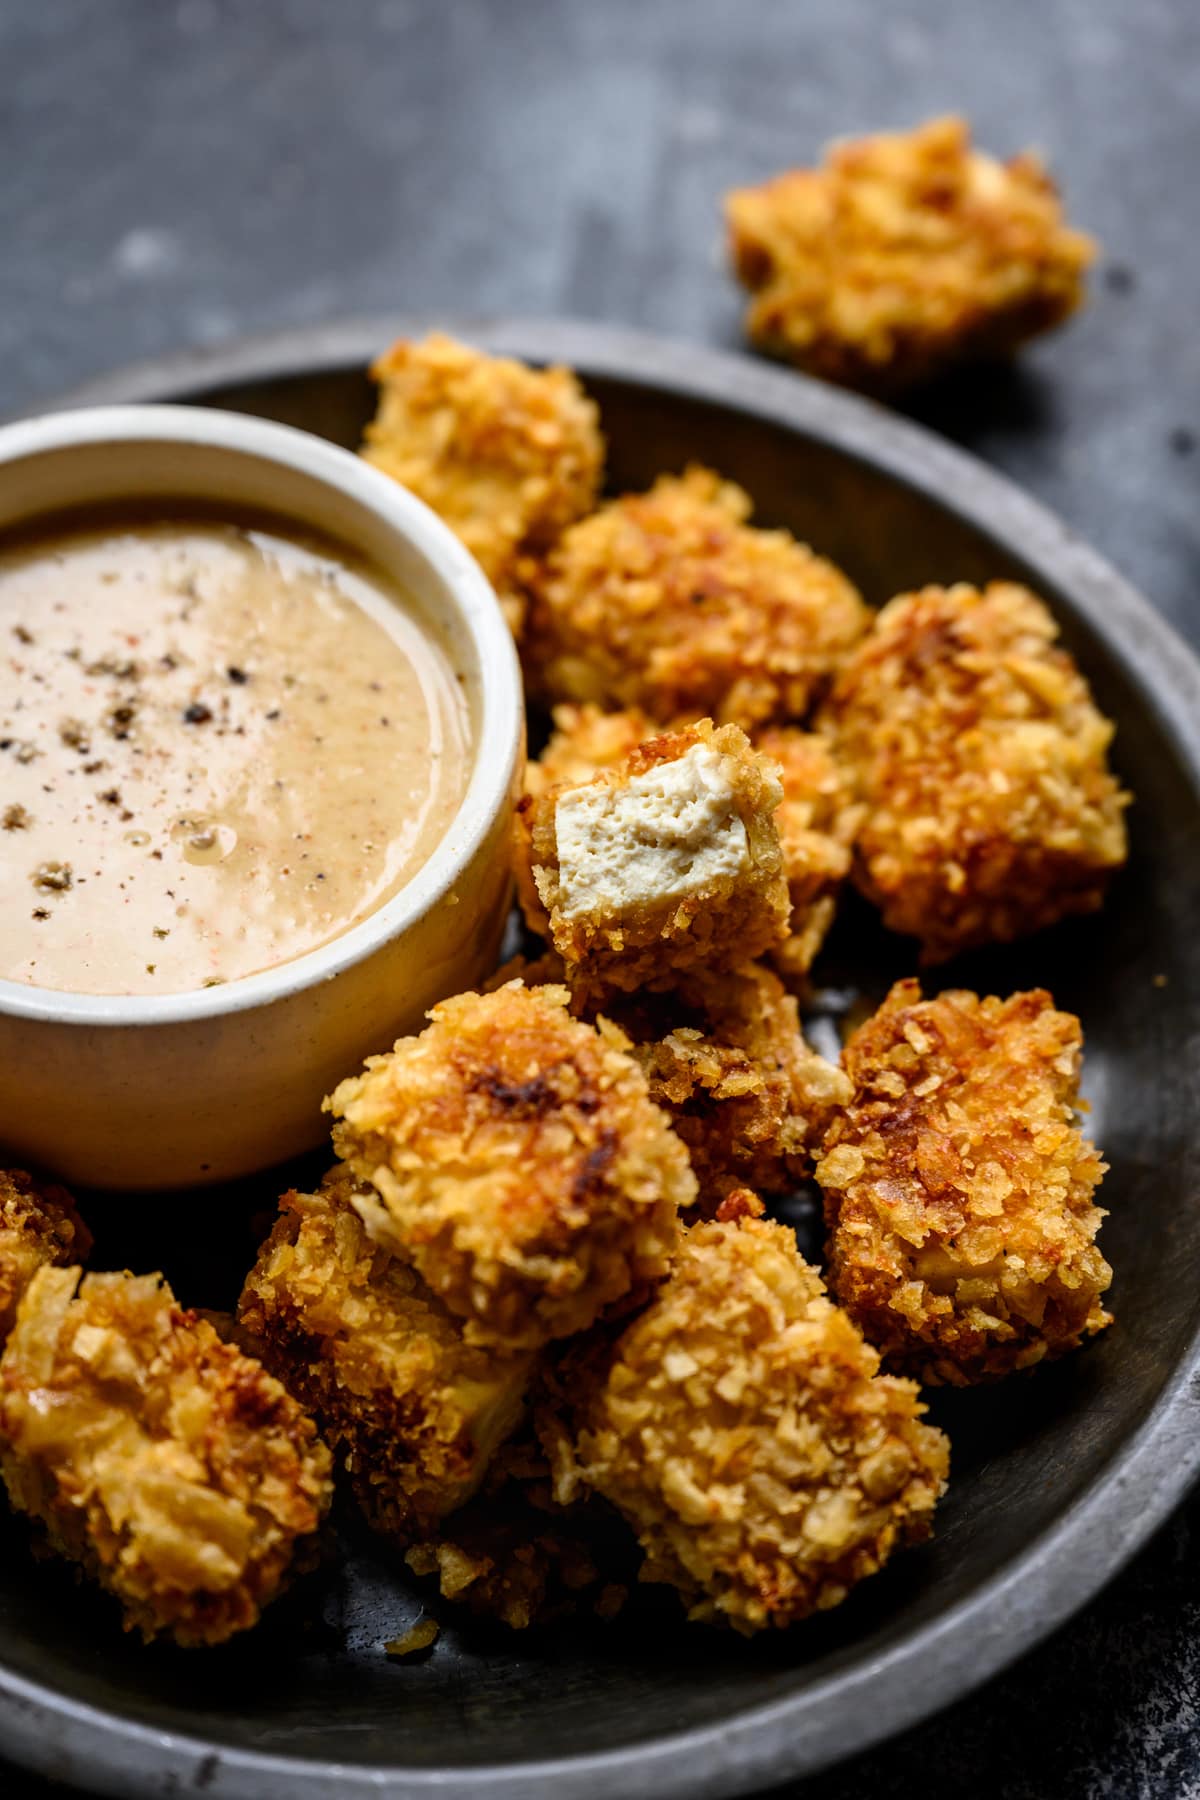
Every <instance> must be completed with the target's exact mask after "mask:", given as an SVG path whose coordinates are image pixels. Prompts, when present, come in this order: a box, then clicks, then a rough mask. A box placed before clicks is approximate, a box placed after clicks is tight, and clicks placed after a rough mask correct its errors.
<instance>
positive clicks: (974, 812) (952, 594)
mask: <svg viewBox="0 0 1200 1800" xmlns="http://www.w3.org/2000/svg"><path fill="white" fill-rule="evenodd" d="M1057 637H1058V627H1057V626H1056V625H1055V623H1054V620H1053V619H1052V618H1051V616H1050V614H1049V612H1048V611H1047V609H1046V607H1045V606H1044V605H1043V604H1042V602H1041V601H1040V600H1039V599H1038V598H1037V596H1036V595H1035V594H1031V593H1030V592H1029V590H1028V588H1023V587H1019V586H1017V585H1015V584H1014V583H1012V582H1002V581H994V582H991V583H990V584H989V585H988V586H987V587H986V588H984V589H983V590H982V591H980V590H979V589H978V588H974V587H969V586H967V585H966V584H962V583H960V584H959V585H958V586H956V587H951V588H942V587H928V588H923V589H922V590H921V591H920V592H919V593H915V594H901V595H900V596H899V597H898V598H897V599H895V600H892V601H891V602H890V603H889V604H888V605H887V606H885V607H884V609H883V611H882V612H881V613H880V614H879V617H878V619H877V621H876V623H875V627H874V629H873V630H872V631H871V633H870V635H869V636H868V637H867V638H865V639H864V640H863V642H862V644H861V645H860V646H859V648H858V650H857V652H856V653H855V655H854V656H853V657H852V658H851V660H850V662H849V663H848V665H847V667H846V668H845V670H844V671H843V673H842V675H841V676H840V678H839V680H838V682H837V685H836V687H835V689H834V692H833V694H832V695H831V697H830V700H829V703H828V705H827V707H826V709H825V712H824V715H823V723H824V724H825V725H826V727H827V728H828V729H829V730H830V732H831V733H832V734H833V736H834V739H835V743H836V746H837V754H838V756H839V758H840V759H841V760H842V761H843V762H844V763H845V764H846V766H847V767H848V769H849V770H850V772H851V774H852V776H853V778H854V781H855V784H856V792H857V795H858V798H859V799H860V800H861V801H862V803H863V805H864V807H865V817H864V820H863V823H862V825H861V827H860V829H859V832H858V838H857V851H856V860H855V880H856V882H857V884H858V886H859V887H860V888H861V890H862V892H863V893H864V894H865V895H866V896H867V898H868V899H870V900H873V901H874V902H875V904H876V905H877V906H878V907H879V908H880V909H881V911H882V913H883V921H884V924H885V925H887V926H889V927H890V928H891V929H892V930H893V931H900V932H905V933H907V934H909V935H910V936H912V937H915V938H918V939H919V940H920V943H921V946H922V961H924V962H926V963H934V962H941V961H943V960H944V959H945V958H946V957H949V956H953V955H955V954H956V953H957V952H959V951H963V950H969V949H972V948H974V947H976V946H979V945H983V944H988V943H1006V942H1008V941H1009V940H1010V939H1012V938H1016V937H1020V936H1024V935H1025V934H1026V933H1028V932H1032V931H1037V930H1039V929H1041V928H1042V927H1043V926H1046V925H1051V924H1053V923H1055V921H1056V920H1058V919H1062V918H1065V917H1067V916H1069V915H1071V914H1075V913H1087V912H1092V911H1094V910H1095V909H1096V908H1097V907H1098V906H1099V905H1100V903H1101V901H1102V899H1103V897H1104V891H1105V887H1106V885H1107V882H1108V878H1109V876H1110V875H1111V873H1112V871H1113V870H1114V869H1116V868H1119V867H1120V865H1121V864H1122V863H1123V862H1124V861H1125V856H1126V839H1125V823H1124V809H1125V807H1126V805H1127V804H1128V795H1126V794H1124V793H1122V791H1121V789H1120V787H1119V785H1118V783H1117V781H1116V780H1115V778H1114V777H1113V775H1112V774H1111V772H1110V770H1109V767H1108V747H1109V744H1110V742H1111V740H1112V735H1113V727H1112V725H1111V724H1110V722H1109V721H1108V720H1107V719H1106V718H1105V717H1104V716H1103V714H1102V713H1101V712H1099V711H1098V710H1097V708H1096V705H1095V703H1094V702H1093V700H1092V696H1091V693H1090V691H1089V689H1088V685H1087V683H1086V681H1085V680H1084V678H1083V676H1082V675H1081V674H1080V672H1079V670H1078V669H1077V668H1076V666H1075V663H1074V662H1073V661H1072V659H1071V657H1070V656H1069V655H1068V654H1067V653H1066V651H1065V650H1062V649H1061V648H1060V647H1059V646H1058V644H1057V643H1056V641H1055V640H1056V639H1057Z"/></svg>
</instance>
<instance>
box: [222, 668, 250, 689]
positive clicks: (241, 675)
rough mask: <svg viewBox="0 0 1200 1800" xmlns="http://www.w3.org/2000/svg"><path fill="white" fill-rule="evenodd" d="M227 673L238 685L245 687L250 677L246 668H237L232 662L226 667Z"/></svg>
mask: <svg viewBox="0 0 1200 1800" xmlns="http://www.w3.org/2000/svg"><path fill="white" fill-rule="evenodd" d="M225 673H226V675H228V677H229V679H230V681H232V682H233V683H234V685H235V686H236V687H244V686H245V685H246V683H247V682H248V681H249V679H250V677H249V676H248V675H247V673H246V671H245V669H235V668H234V667H233V666H232V664H231V665H230V667H229V668H228V669H226V671H225Z"/></svg>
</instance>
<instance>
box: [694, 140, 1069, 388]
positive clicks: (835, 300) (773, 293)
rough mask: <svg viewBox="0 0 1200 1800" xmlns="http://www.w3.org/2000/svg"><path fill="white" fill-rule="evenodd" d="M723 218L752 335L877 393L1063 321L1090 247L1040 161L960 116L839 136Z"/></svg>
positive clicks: (737, 200)
mask: <svg viewBox="0 0 1200 1800" xmlns="http://www.w3.org/2000/svg"><path fill="white" fill-rule="evenodd" d="M725 214H726V221H727V224H728V228H729V248H730V257H731V260H732V263H733V268H734V272H735V273H736V275H737V277H738V280H739V281H741V283H742V285H743V286H744V287H745V288H747V289H748V290H749V292H750V293H751V294H752V296H753V298H752V300H751V302H750V307H749V310H748V312H747V315H746V330H747V333H748V335H749V337H750V338H751V339H752V340H753V342H754V343H755V344H757V345H758V346H759V348H760V349H763V350H766V351H768V352H769V353H770V354H772V355H775V356H781V357H784V358H785V359H786V360H787V361H789V362H793V363H795V364H796V365H797V367H798V368H801V369H805V370H807V371H808V373H809V374H811V375H819V376H822V377H823V378H824V379H825V380H826V381H836V382H842V383H844V384H845V385H846V386H848V387H857V388H864V389H867V390H870V391H874V392H876V393H885V392H894V391H896V390H898V389H900V388H903V387H907V386H910V385H912V384H913V383H915V382H918V381H924V380H926V379H928V377H930V376H932V375H936V374H938V373H939V372H940V371H942V370H943V369H945V368H947V367H949V366H951V365H952V364H955V363H961V362H965V361H967V360H970V359H979V358H989V357H997V356H1004V355H1007V354H1009V353H1010V352H1011V351H1013V350H1015V349H1016V348H1017V346H1018V345H1019V344H1021V343H1023V342H1024V341H1025V340H1026V339H1027V338H1031V337H1034V336H1036V335H1037V334H1038V333H1039V332H1042V331H1048V330H1049V329H1050V328H1051V327H1052V326H1055V325H1059V324H1061V323H1062V321H1063V320H1064V319H1066V318H1068V317H1069V316H1070V315H1071V313H1073V312H1074V311H1075V309H1076V307H1078V306H1079V305H1080V304H1081V303H1082V301H1083V298H1084V280H1085V276H1086V273H1087V270H1088V268H1089V266H1090V264H1091V263H1092V261H1093V259H1094V257H1095V245H1094V244H1093V242H1092V240H1091V239H1090V238H1088V237H1085V236H1084V235H1083V233H1082V232H1079V231H1073V230H1071V229H1070V228H1069V227H1068V226H1067V225H1066V224H1065V222H1064V219H1063V210H1062V205H1061V203H1060V201H1059V197H1058V193H1057V190H1056V188H1055V186H1054V183H1053V181H1052V180H1051V179H1050V176H1049V175H1048V174H1047V172H1046V169H1045V167H1044V166H1043V164H1042V162H1041V159H1040V158H1039V157H1038V156H1036V155H1035V154H1033V153H1032V152H1030V151H1027V152H1025V154H1024V155H1022V156H1015V157H1013V158H1012V159H1011V161H1009V162H1006V163H1005V162H999V161H997V160H996V158H995V157H992V156H987V155H985V154H984V153H983V152H982V151H980V150H976V149H974V148H973V147H972V144H971V133H970V129H969V127H968V125H967V124H966V122H965V120H963V119H958V118H944V119H933V120H931V121H930V122H929V123H928V124H925V125H921V126H918V127H917V129H916V130H915V131H910V132H884V133H880V134H879V135H877V136H873V137H864V138H856V139H852V140H849V141H843V142H841V143H835V144H834V145H833V146H832V147H831V148H830V149H829V150H828V152H827V153H826V156H825V160H824V162H823V163H822V165H821V166H820V167H819V168H817V169H793V170H791V171H789V172H788V173H787V174H783V175H778V176H776V177H775V178H774V180H771V181H767V182H764V183H763V185H762V186H761V187H751V188H742V189H739V190H738V191H736V192H734V193H731V194H729V195H728V196H727V198H726V202H725Z"/></svg>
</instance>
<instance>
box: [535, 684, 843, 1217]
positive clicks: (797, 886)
mask: <svg viewBox="0 0 1200 1800" xmlns="http://www.w3.org/2000/svg"><path fill="white" fill-rule="evenodd" d="M553 717H554V730H553V732H552V734H551V737H550V740H549V742H548V743H547V745H546V747H545V749H544V750H543V751H542V754H541V756H540V757H539V758H538V759H537V760H536V761H531V762H530V763H528V764H527V765H526V770H525V791H526V793H527V794H531V795H533V796H534V797H535V798H537V797H540V796H541V795H543V794H546V793H549V792H550V791H551V790H552V789H553V788H555V787H559V786H566V787H574V786H577V785H578V784H579V783H580V782H584V781H587V780H589V779H590V777H591V776H593V775H595V774H596V773H598V771H600V770H602V769H612V768H615V767H617V766H619V765H620V764H621V763H623V762H624V760H625V758H626V757H627V756H628V755H629V754H630V752H631V751H632V750H635V749H636V748H637V746H638V745H639V744H642V743H644V742H645V740H646V739H647V738H650V737H653V736H655V734H656V731H657V727H656V726H654V725H653V724H652V723H651V721H650V720H649V719H648V718H647V717H646V714H645V713H643V712H642V711H641V710H640V709H639V708H637V707H632V708H627V709H626V710H625V711H623V712H615V713H609V712H604V711H603V710H602V708H600V707H598V706H593V705H590V704H589V705H586V706H574V705H570V704H565V705H562V706H556V707H555V708H554V714H553ZM688 723H694V721H683V720H681V721H679V722H678V723H677V725H676V727H675V729H679V728H680V726H681V725H684V724H688ZM751 742H752V743H753V745H754V748H755V749H756V750H757V751H759V752H760V753H761V754H762V755H763V756H769V757H770V758H771V760H772V762H774V763H777V764H778V766H779V775H780V780H781V783H782V786H783V800H782V802H781V803H780V805H779V806H778V808H777V809H776V812H775V825H776V829H777V830H778V832H779V842H780V848H781V849H782V851H783V866H784V872H785V874H786V876H787V883H788V893H789V896H790V899H791V908H792V910H791V918H790V921H789V927H788V929H789V936H788V937H787V939H786V940H785V941H784V942H782V943H779V944H776V945H774V946H772V948H771V949H770V950H769V951H768V952H767V954H768V955H769V957H770V960H771V962H772V963H773V964H774V966H775V968H776V969H778V971H779V973H780V974H781V975H782V976H783V978H784V980H785V981H786V982H787V983H788V985H789V986H790V987H795V988H799V987H801V986H802V985H803V982H804V978H805V977H806V976H807V974H808V971H809V969H810V968H811V967H812V963H813V959H814V957H815V956H816V954H817V951H818V950H819V949H820V947H821V944H822V943H823V942H824V939H825V935H826V933H827V932H828V930H829V927H830V925H831V924H832V922H833V914H834V908H835V905H836V898H837V892H838V889H839V888H840V887H841V885H842V882H843V881H844V880H845V878H846V876H847V875H848V874H849V872H850V863H851V846H852V845H853V842H854V837H855V833H856V832H857V830H858V826H859V822H860V820H861V817H862V808H861V806H859V805H858V804H857V803H856V802H855V800H854V796H853V789H852V784H851V783H850V781H849V778H848V776H847V774H846V772H845V771H844V770H843V769H842V768H841V767H840V766H839V765H838V763H837V761H836V760H835V757H834V754H833V747H832V745H831V743H830V741H829V739H828V738H826V737H823V736H821V735H820V734H819V733H817V732H810V731H800V730H798V729H797V728H796V727H795V726H793V725H768V726H765V727H763V728H762V729H760V730H758V731H755V732H753V733H752V734H751ZM521 841H522V834H521V833H520V832H519V833H518V845H519V846H520V843H521ZM525 841H527V838H526V840H525ZM517 878H518V882H519V883H520V885H521V893H522V904H523V907H524V910H525V912H526V914H527V916H528V917H530V918H532V919H536V920H538V921H539V925H540V922H541V920H542V918H543V909H542V907H541V903H540V900H539V899H538V896H537V892H536V888H535V887H534V885H533V881H532V872H531V869H530V864H529V860H528V856H527V855H521V854H518V857H517ZM750 1185H751V1186H752V1187H753V1186H756V1185H759V1184H757V1183H755V1182H751V1183H750Z"/></svg>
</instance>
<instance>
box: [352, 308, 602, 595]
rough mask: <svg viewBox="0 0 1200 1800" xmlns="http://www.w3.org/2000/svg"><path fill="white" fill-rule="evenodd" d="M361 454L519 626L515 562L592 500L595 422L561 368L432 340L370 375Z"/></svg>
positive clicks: (519, 581)
mask: <svg viewBox="0 0 1200 1800" xmlns="http://www.w3.org/2000/svg"><path fill="white" fill-rule="evenodd" d="M371 373H372V375H373V376H374V378H375V380H376V381H377V382H378V383H379V384H380V389H381V392H380V396H379V411H378V413H377V414H376V417H375V418H374V419H373V420H372V422H371V423H370V424H369V425H368V426H367V431H366V441H365V444H364V448H363V455H364V456H365V457H366V458H367V460H368V461H369V462H373V463H374V464H375V465H376V467H377V468H380V469H382V470H383V471H384V473H385V474H387V475H391V476H393V477H394V478H395V480H397V481H399V482H402V483H403V485H404V486H405V487H407V488H409V489H411V491H412V492H413V493H414V494H416V495H417V497H418V499H421V500H424V501H425V503H426V505H427V506H431V507H432V508H433V510H434V512H436V513H438V514H440V516H441V517H442V518H443V519H444V520H445V522H446V524H447V525H449V526H450V528H451V530H452V531H454V532H456V533H457V535H458V536H459V537H460V538H461V539H462V541H463V543H464V544H465V545H466V546H467V549H468V550H470V551H471V553H472V555H473V556H475V557H476V558H477V559H478V561H479V563H480V564H481V565H482V568H483V571H484V574H485V575H486V576H487V577H488V580H489V581H490V582H491V583H492V584H493V586H494V587H495V588H496V591H497V592H498V594H499V595H500V598H501V601H502V603H503V604H504V607H505V612H506V614H507V615H508V618H509V622H510V623H511V624H512V625H513V626H514V629H517V628H519V625H520V621H521V617H522V615H523V611H524V598H523V584H524V578H525V573H526V565H527V564H528V563H529V562H530V559H531V558H533V557H535V556H537V555H540V554H541V553H542V552H543V551H544V550H546V549H547V548H548V547H549V545H550V544H552V543H553V542H554V540H555V539H556V538H557V537H558V535H559V533H560V532H562V531H563V530H564V529H565V528H566V527H567V526H568V525H570V524H571V523H572V521H573V520H575V519H578V518H581V517H582V516H583V514H584V513H586V512H589V511H590V510H591V508H592V506H593V505H594V504H595V499H596V494H597V491H598V489H599V485H600V478H601V474H602V472H603V467H604V439H603V438H602V437H601V435H600V426H599V415H598V413H597V410H596V407H595V404H594V402H593V401H591V400H589V399H588V397H587V395H586V394H585V393H584V391H583V389H582V388H581V387H580V385H579V382H578V381H577V380H576V378H575V376H574V375H573V374H572V373H571V371H570V370H569V369H562V368H552V369H531V368H528V367H527V366H526V365H525V364H524V363H520V362H514V361H513V360H511V359H510V358H509V357H503V356H485V355H484V354H483V353H482V352H481V351H479V350H471V349H469V348H468V347H467V346H466V345H465V344H459V343H456V342H455V341H454V339H453V338H449V337H446V336H444V335H443V334H442V333H440V332H435V333H433V334H432V335H431V336H429V337H427V338H425V339H424V340H423V341H422V342H421V343H410V342H407V341H405V340H403V339H401V340H400V342H398V343H395V344H393V345H392V347H391V349H390V350H388V351H386V352H385V353H384V355H382V356H381V357H380V358H379V359H378V361H377V362H376V363H375V365H374V367H373V368H372V370H371Z"/></svg>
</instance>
